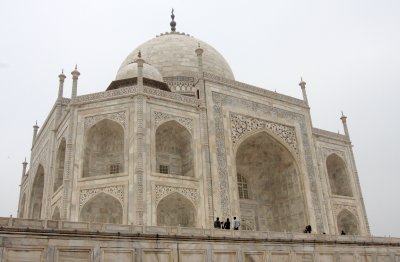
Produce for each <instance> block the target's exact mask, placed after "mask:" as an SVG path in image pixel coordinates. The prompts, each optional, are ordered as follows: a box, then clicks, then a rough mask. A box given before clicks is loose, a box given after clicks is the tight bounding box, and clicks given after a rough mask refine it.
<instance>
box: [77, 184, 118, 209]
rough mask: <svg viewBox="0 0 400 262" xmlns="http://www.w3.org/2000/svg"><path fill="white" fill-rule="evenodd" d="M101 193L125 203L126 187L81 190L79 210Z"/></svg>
mask: <svg viewBox="0 0 400 262" xmlns="http://www.w3.org/2000/svg"><path fill="white" fill-rule="evenodd" d="M101 192H104V193H107V194H110V195H112V196H114V197H115V198H117V199H118V200H119V201H120V202H121V203H124V202H125V186H123V185H118V186H109V187H98V188H89V189H81V191H80V195H79V208H82V207H83V206H84V205H85V203H86V202H87V201H88V200H90V199H91V198H92V197H94V196H95V195H97V194H99V193H101Z"/></svg>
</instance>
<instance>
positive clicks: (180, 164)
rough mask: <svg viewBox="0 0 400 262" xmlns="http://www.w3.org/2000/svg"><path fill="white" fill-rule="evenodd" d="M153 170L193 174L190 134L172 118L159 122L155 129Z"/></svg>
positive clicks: (184, 174)
mask: <svg viewBox="0 0 400 262" xmlns="http://www.w3.org/2000/svg"><path fill="white" fill-rule="evenodd" d="M155 171H156V172H159V173H164V174H173V175H180V176H194V170H193V148H192V135H191V134H190V132H189V131H188V130H187V129H186V128H185V127H183V126H182V125H181V124H179V123H178V122H176V121H174V120H172V121H168V122H165V123H163V124H161V125H160V126H159V127H158V128H157V130H156V170H155Z"/></svg>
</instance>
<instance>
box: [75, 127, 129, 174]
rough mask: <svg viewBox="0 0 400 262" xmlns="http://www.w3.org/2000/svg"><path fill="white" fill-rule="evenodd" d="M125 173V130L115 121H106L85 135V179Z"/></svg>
mask: <svg viewBox="0 0 400 262" xmlns="http://www.w3.org/2000/svg"><path fill="white" fill-rule="evenodd" d="M122 172H124V129H123V127H122V126H121V125H120V124H118V123H117V122H115V121H112V120H109V119H104V120H101V121H100V122H98V123H96V124H95V125H93V126H92V127H91V128H90V129H89V130H88V131H87V132H86V134H85V146H84V157H83V175H82V176H83V177H93V176H104V175H113V174H118V173H122Z"/></svg>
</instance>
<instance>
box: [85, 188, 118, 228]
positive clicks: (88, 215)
mask: <svg viewBox="0 0 400 262" xmlns="http://www.w3.org/2000/svg"><path fill="white" fill-rule="evenodd" d="M122 215H123V211H122V205H121V203H120V202H119V201H118V200H117V199H116V198H115V197H113V196H110V195H108V194H105V193H100V194H98V195H96V196H95V197H93V198H92V199H91V200H89V201H88V202H87V203H86V204H85V205H84V206H83V208H82V210H81V213H80V217H79V220H80V221H84V222H96V223H111V224H122Z"/></svg>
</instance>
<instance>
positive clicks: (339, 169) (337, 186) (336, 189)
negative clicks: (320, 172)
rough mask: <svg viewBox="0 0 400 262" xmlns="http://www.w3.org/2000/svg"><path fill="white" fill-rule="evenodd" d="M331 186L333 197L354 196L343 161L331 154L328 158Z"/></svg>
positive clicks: (327, 165) (327, 166)
mask: <svg viewBox="0 0 400 262" xmlns="http://www.w3.org/2000/svg"><path fill="white" fill-rule="evenodd" d="M326 169H327V172H328V178H329V185H330V188H331V193H332V194H333V195H340V196H348V197H352V196H353V191H352V189H351V183H350V178H349V174H348V172H347V168H346V164H345V162H344V161H343V159H342V158H341V157H340V156H338V155H337V154H331V155H329V156H328V157H327V158H326Z"/></svg>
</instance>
